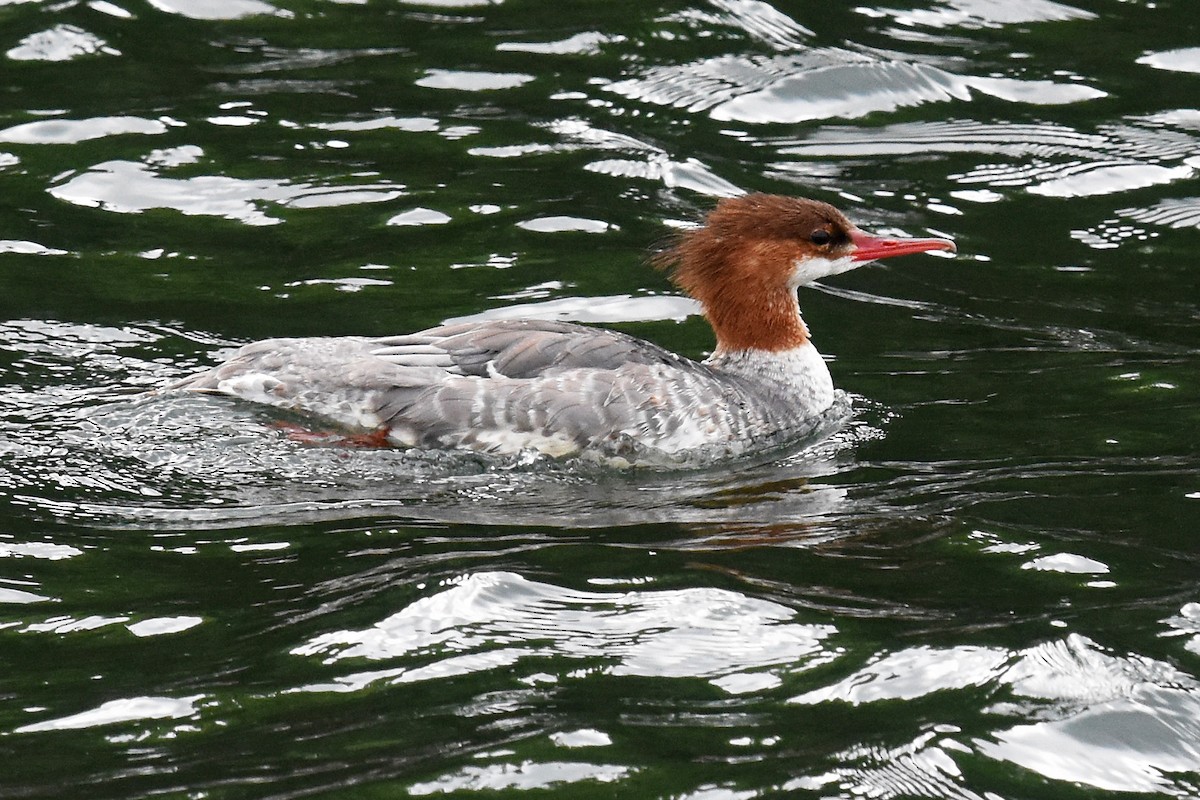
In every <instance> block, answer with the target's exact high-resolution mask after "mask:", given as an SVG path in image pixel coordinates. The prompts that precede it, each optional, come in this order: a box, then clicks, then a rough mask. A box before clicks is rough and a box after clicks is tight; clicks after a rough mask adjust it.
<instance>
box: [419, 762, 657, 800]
mask: <svg viewBox="0 0 1200 800" xmlns="http://www.w3.org/2000/svg"><path fill="white" fill-rule="evenodd" d="M634 771H635V770H633V769H631V768H630V767H625V766H619V765H616V764H586V763H582V762H575V761H542V762H537V761H522V762H521V763H519V764H491V765H489V766H486V767H475V766H470V767H464V768H463V769H461V770H458V771H457V772H453V773H450V774H447V775H443V776H441V777H440V778H438V779H437V780H433V781H429V782H425V783H414V784H413V785H412V786H410V787H409V789H408V793H409V794H411V795H415V796H417V797H423V796H425V795H431V794H452V793H457V792H479V791H493V792H494V791H500V790H502V789H519V790H528V789H549V788H552V787H555V786H563V785H564V784H573V783H579V782H581V781H596V782H598V783H613V782H615V781H619V780H621V779H622V778H624V777H626V776H628V775H629V774H630V773H632V772H634Z"/></svg>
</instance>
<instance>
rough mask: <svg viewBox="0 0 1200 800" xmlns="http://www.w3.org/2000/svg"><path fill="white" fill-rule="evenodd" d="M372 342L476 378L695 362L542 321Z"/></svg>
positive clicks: (614, 336)
mask: <svg viewBox="0 0 1200 800" xmlns="http://www.w3.org/2000/svg"><path fill="white" fill-rule="evenodd" d="M373 341H375V342H376V343H377V345H378V347H377V348H376V349H375V350H374V351H373V354H374V355H375V356H377V357H379V358H382V359H384V360H386V361H389V362H391V363H393V364H396V365H397V366H412V367H417V366H425V367H438V368H440V369H444V370H446V371H447V372H450V373H452V374H455V375H474V376H478V377H497V376H503V377H507V378H536V377H538V376H540V375H543V374H546V373H548V372H553V371H561V370H567V369H617V368H618V367H620V366H622V365H625V364H648V365H654V364H664V365H671V366H679V367H684V366H685V365H687V364H692V363H694V362H691V361H689V360H688V359H685V358H683V357H681V356H677V355H675V354H674V353H672V352H671V351H669V350H666V349H664V348H661V347H659V346H657V345H654V344H650V343H649V342H644V341H642V340H640V339H635V338H634V337H632V336H627V335H625V334H623V333H619V332H617V331H610V330H605V329H603V328H589V327H586V326H583V325H575V324H572V323H569V322H552V321H546V320H499V321H495V322H466V323H459V324H455V325H442V326H440V327H437V328H430V329H428V330H424V331H418V332H417V333H411V334H407V335H404V336H389V337H386V338H381V339H375V340H373Z"/></svg>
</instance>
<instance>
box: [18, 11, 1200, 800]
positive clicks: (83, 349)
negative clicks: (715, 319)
mask: <svg viewBox="0 0 1200 800" xmlns="http://www.w3.org/2000/svg"><path fill="white" fill-rule="evenodd" d="M1194 16H1195V13H1194V8H1193V7H1192V5H1191V4H1189V3H1188V2H1186V0H1173V1H1172V0H1166V1H1164V0H1158V1H1157V2H1153V3H1151V2H1141V1H1140V0H1139V1H1138V2H1116V0H1087V2H1074V3H1069V4H1068V3H1059V2H1052V1H1051V0H1018V1H1017V2H1007V0H1006V2H997V1H995V0H941V1H940V2H938V1H935V0H922V1H921V2H916V3H915V4H914V0H908V2H907V4H904V5H903V7H901V6H900V5H897V4H895V3H893V4H890V5H881V6H862V5H859V6H856V5H854V4H845V5H839V4H830V3H816V2H793V3H774V4H771V3H767V2H759V0H710V2H707V3H697V4H692V5H685V4H667V5H646V4H636V3H612V2H607V3H598V2H588V3H568V4H547V3H535V2H530V1H526V2H517V1H515V0H505V2H483V1H482V0H429V2H425V3H418V2H410V1H409V0H391V2H371V3H353V2H345V3H338V2H272V3H268V2H265V0H150V2H148V3H132V2H127V1H126V0H90V2H77V0H68V2H65V3H54V4H52V3H43V2H37V0H34V2H8V3H4V2H3V0H0V19H2V20H3V21H4V25H3V26H0V30H2V31H3V34H2V37H0V53H3V56H2V57H0V60H2V62H3V75H4V80H3V86H4V88H5V89H6V91H5V92H4V94H3V97H4V103H3V105H2V106H0V185H2V187H3V193H2V196H3V198H4V199H3V202H0V285H2V287H3V292H2V293H0V296H2V297H3V301H2V302H3V307H4V312H5V313H4V316H3V318H2V321H0V385H2V386H3V391H2V392H0V500H2V502H3V509H4V511H3V522H4V524H3V525H2V526H0V643H2V645H3V646H2V647H0V665H2V666H3V669H2V670H0V761H2V763H3V765H4V768H3V770H0V797H55V798H57V797H66V796H89V797H121V798H130V797H150V796H156V797H178V798H185V797H186V798H202V797H222V798H224V797H247V798H250V797H253V798H264V797H272V798H283V797H335V796H336V797H364V798H365V797H385V796H386V797H393V796H429V795H433V796H440V795H454V796H460V797H473V796H481V797H482V796H487V797H491V796H497V795H498V794H499V795H504V796H523V795H527V794H533V795H538V796H563V797H571V798H575V797H656V798H687V799H688V800H744V799H746V798H758V797H764V798H765V797H814V798H817V797H820V798H828V797H842V798H859V797H878V798H910V797H913V798H915V797H938V798H956V799H965V798H970V799H972V800H995V798H1013V800H1016V798H1053V799H1054V800H1059V799H1060V798H1075V797H1079V798H1083V797H1087V798H1093V797H1109V796H1111V797H1125V796H1132V795H1137V796H1141V797H1147V796H1149V797H1178V798H1194V797H1197V796H1200V588H1198V586H1200V584H1198V582H1197V578H1196V576H1197V574H1200V573H1198V571H1197V562H1198V561H1200V558H1198V556H1200V548H1198V547H1197V546H1196V543H1195V541H1196V533H1197V521H1198V520H1200V433H1198V432H1200V411H1198V409H1200V383H1198V382H1197V379H1196V376H1197V374H1200V369H1198V367H1200V358H1198V356H1197V353H1198V352H1200V333H1198V331H1200V325H1198V324H1197V322H1198V320H1200V282H1198V280H1197V275H1198V274H1200V273H1198V272H1197V270H1196V257H1195V253H1196V250H1197V245H1198V244H1200V191H1198V189H1197V183H1196V181H1197V177H1198V176H1200V108H1198V107H1197V98H1198V97H1200V47H1197V46H1196V36H1197V32H1198V29H1197V26H1196V23H1195V21H1194V19H1193V18H1194ZM747 190H761V191H774V192H782V193H791V194H800V195H807V196H812V197H817V198H820V199H824V200H828V201H830V202H834V203H835V204H837V205H839V206H840V207H842V208H843V209H844V210H846V211H847V213H848V214H849V215H850V216H851V217H852V218H853V219H855V220H856V221H857V222H859V223H860V224H862V225H863V226H864V227H866V228H869V229H873V230H878V231H894V232H904V233H908V234H913V235H918V234H928V233H932V234H938V235H948V236H952V237H953V238H954V239H956V241H957V242H958V244H959V255H958V257H957V258H955V259H953V260H947V259H934V258H920V257H913V258H911V259H905V260H904V261H903V262H896V263H895V264H885V265H877V266H874V267H871V268H868V269H864V270H860V271H857V272H855V273H852V274H849V275H846V276H841V277H839V278H837V279H834V280H832V281H830V282H829V283H828V284H826V285H822V286H819V287H815V288H814V289H811V290H806V291H805V292H804V294H803V296H802V297H801V303H802V306H803V308H804V310H805V316H806V319H807V321H808V322H809V324H810V325H811V327H812V329H813V331H814V339H815V342H816V344H817V345H818V347H819V348H820V349H821V350H822V352H824V353H826V354H827V355H828V356H829V357H830V358H831V360H832V361H831V370H832V372H833V373H834V377H835V381H836V382H837V383H838V385H839V386H840V387H841V388H842V389H843V390H844V391H845V392H846V397H845V399H844V404H843V405H842V406H840V407H839V408H838V409H837V410H836V413H834V414H832V415H831V416H830V418H829V419H827V420H825V421H824V424H823V425H822V427H821V428H819V429H818V430H815V431H814V433H813V435H812V437H810V438H809V439H808V440H806V441H805V442H803V443H801V445H800V446H797V447H792V448H790V449H787V450H781V451H777V452H771V453H764V454H761V456H760V457H758V458H756V459H753V460H744V461H738V462H735V463H732V464H721V465H716V466H709V467H705V468H700V469H692V470H627V471H617V470H610V469H602V468H599V467H595V466H591V465H584V464H577V463H571V462H566V463H560V462H553V461H546V460H539V459H520V458H517V459H511V460H507V461H489V460H487V459H484V458H480V457H475V456H464V455H461V454H457V455H455V454H436V453H421V452H406V451H400V450H379V449H361V448H351V447H346V446H342V445H339V444H337V443H336V442H332V441H331V442H329V443H325V444H321V443H318V444H312V443H301V442H297V441H295V440H294V437H291V436H289V434H288V428H287V424H288V423H289V422H292V420H289V419H287V418H281V417H280V416H278V415H277V414H274V413H273V412H268V411H265V410H263V409H260V408H256V407H253V406H250V405H243V404H239V403H235V402H231V401H228V400H224V399H221V398H211V397H181V396H178V395H172V394H161V393H156V392H155V391H154V390H155V389H156V388H158V387H161V386H163V385H165V384H167V383H169V382H170V381H172V380H175V379H178V378H180V377H182V376H184V375H187V374H189V373H190V372H192V371H195V370H197V369H199V368H201V367H203V366H205V365H208V364H211V363H213V361H214V359H215V358H216V357H217V356H218V354H219V352H220V351H221V350H222V349H224V348H228V347H231V346H235V345H236V344H238V343H240V342H243V341H247V340H250V339H253V338H260V337H265V336H272V335H320V334H329V335H337V334H351V333H355V334H387V333H399V332H404V331H409V330H414V329H417V328H420V327H423V326H428V325H431V324H435V323H438V322H441V321H443V320H451V319H464V318H466V319H472V318H487V319H495V318H512V317H521V316H537V317H543V318H554V319H574V320H582V321H586V322H592V323H597V324H604V325H613V326H615V327H618V328H620V329H622V330H626V331H629V332H631V333H634V334H636V335H639V336H644V337H646V338H650V339H653V340H654V341H657V342H659V343H661V344H663V345H666V346H669V347H671V348H672V349H675V350H678V351H680V352H684V353H686V354H688V355H691V356H696V357H699V356H702V355H703V354H704V353H705V352H706V350H707V348H709V347H711V344H712V340H711V334H710V333H709V332H708V330H707V328H706V326H705V324H704V323H703V321H702V320H700V319H699V318H698V317H697V316H696V314H695V307H694V305H693V304H692V303H691V302H690V301H687V300H686V299H684V298H680V297H678V296H677V295H676V294H675V293H674V291H673V290H672V288H671V287H670V285H669V284H668V283H667V282H666V280H665V278H664V277H663V276H662V275H659V274H657V273H655V272H654V271H653V270H650V269H648V268H647V267H646V266H645V265H644V264H643V263H642V256H643V255H644V254H645V253H646V252H647V251H648V249H649V247H650V246H651V245H652V244H653V243H654V242H656V241H658V240H661V239H662V237H663V236H665V235H666V234H667V233H668V232H669V231H670V230H672V229H673V228H674V227H677V226H678V225H680V224H684V223H685V222H687V221H689V220H693V219H695V218H697V216H698V215H700V214H701V213H702V212H703V210H704V209H706V208H708V207H710V206H711V205H712V204H713V203H714V202H715V200H716V198H719V197H722V196H728V195H732V194H737V193H739V192H742V191H747Z"/></svg>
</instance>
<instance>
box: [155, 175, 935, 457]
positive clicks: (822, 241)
mask: <svg viewBox="0 0 1200 800" xmlns="http://www.w3.org/2000/svg"><path fill="white" fill-rule="evenodd" d="M931 250H944V251H949V252H954V251H955V246H954V243H953V242H952V241H950V240H948V239H940V238H927V239H910V238H903V239H895V238H884V237H879V236H873V235H871V234H868V233H865V232H863V231H862V230H860V229H859V228H857V227H856V226H855V225H853V224H852V223H851V222H850V221H849V220H848V219H846V217H845V216H844V215H843V214H842V213H841V212H840V211H838V210H837V209H836V208H834V207H833V206H831V205H829V204H827V203H822V202H818V201H815V200H807V199H799V198H791V197H781V196H778V195H767V194H749V195H743V196H740V197H734V198H728V199H724V200H722V201H720V202H719V203H718V204H717V206H716V208H715V209H714V210H713V211H711V212H710V213H709V214H708V217H707V219H706V220H705V223H704V225H703V226H701V227H697V228H694V229H689V230H686V231H684V232H682V233H681V234H679V236H678V238H677V239H676V240H675V242H674V243H673V245H672V246H671V247H669V249H667V250H665V251H664V252H662V253H659V254H658V255H657V256H655V257H654V258H653V259H652V261H653V263H654V264H655V265H656V266H658V267H661V268H664V269H667V270H669V271H670V273H671V277H672V279H673V280H674V282H675V283H676V284H677V285H678V286H679V287H680V288H681V289H683V291H685V292H686V293H687V294H689V295H691V296H692V297H693V298H694V299H696V300H697V301H699V303H700V305H701V307H702V309H703V312H704V315H705V317H707V319H708V321H709V323H710V324H711V325H712V328H713V331H714V332H715V334H716V339H717V346H716V349H715V350H714V351H713V353H712V355H711V356H709V358H707V359H706V360H704V361H703V362H697V361H693V360H691V359H689V358H685V357H683V356H680V355H676V354H675V353H672V352H670V351H668V350H665V349H663V348H662V347H659V346H657V345H654V344H651V343H649V342H645V341H642V340H640V339H635V338H633V337H632V336H627V335H626V334H623V333H618V332H616V331H611V330H604V329H598V328H591V327H586V326H583V325H576V324H571V323H565V322H547V321H540V320H527V321H511V320H505V321H494V322H468V323H460V324H450V325H442V326H440V327H436V328H430V329H428V330H423V331H419V332H417V333H410V334H405V335H401V336H385V337H379V338H367V337H338V338H325V337H322V338H303V339H268V340H265V341H261V342H255V343H253V344H248V345H246V346H244V347H242V348H241V349H240V350H238V351H237V352H236V353H234V354H233V355H232V356H231V357H230V358H229V360H227V361H225V362H224V363H222V364H220V365H218V366H216V367H214V368H213V369H210V370H208V371H206V372H203V373H200V374H198V375H195V376H192V377H191V378H188V379H185V380H184V381H182V382H180V383H178V384H175V386H174V387H173V388H182V389H191V390H198V391H207V392H217V393H221V394H226V395H232V396H234V397H239V398H242V399H245V400H250V401H254V402H258V403H266V404H269V405H272V406H276V407H279V408H283V409H288V410H291V411H295V412H299V413H301V414H305V415H309V416H313V417H317V418H320V419H323V420H327V421H329V422H332V423H335V424H337V425H340V426H342V427H344V428H346V429H349V430H351V431H358V432H360V433H366V434H368V435H369V436H371V438H372V439H373V440H374V441H377V442H379V443H387V444H392V445H398V446H405V447H420V448H441V449H445V448H457V449H466V450H472V451H478V452H486V453H494V454H515V453H519V452H522V451H539V452H541V453H544V454H547V455H551V456H556V457H561V456H569V455H577V454H587V455H592V456H598V457H600V458H602V459H609V460H616V461H628V462H631V463H633V462H655V461H661V460H663V459H665V460H667V461H668V462H671V461H678V460H681V459H684V458H685V457H686V456H688V454H690V453H703V454H705V455H706V456H708V457H711V456H713V455H714V454H715V455H721V456H724V455H736V454H739V453H744V452H748V451H752V450H756V449H759V448H761V447H763V446H765V445H766V444H768V443H771V444H774V443H778V442H780V441H783V440H786V439H787V438H788V437H789V436H796V435H800V433H801V432H803V431H806V430H811V428H812V426H813V422H812V420H813V419H814V418H815V417H818V416H819V415H821V414H822V413H823V412H825V411H827V410H828V409H829V408H830V407H831V406H832V405H833V403H834V398H835V393H834V388H833V381H832V379H831V378H830V375H829V369H828V368H827V367H826V365H825V362H824V360H822V358H821V356H820V354H819V353H818V352H817V350H816V348H814V347H813V345H812V343H811V342H810V341H809V331H808V327H807V326H806V325H805V324H804V320H803V319H802V318H801V316H800V307H799V303H798V300H797V297H796V288H797V287H798V286H802V285H804V284H807V283H811V282H812V281H815V280H817V279H819V278H824V277H826V276H829V275H837V274H840V273H842V272H846V271H848V270H851V269H854V268H856V267H858V266H861V265H862V264H865V263H867V262H870V261H875V260H877V259H881V258H891V257H893V256H900V255H906V254H909V253H920V252H926V251H931Z"/></svg>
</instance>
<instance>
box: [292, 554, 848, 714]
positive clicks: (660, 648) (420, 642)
mask: <svg viewBox="0 0 1200 800" xmlns="http://www.w3.org/2000/svg"><path fill="white" fill-rule="evenodd" d="M796 616H797V615H796V612H795V611H793V610H792V609H790V608H787V607H786V606H782V605H779V604H777V603H772V602H769V601H766V600H760V599H756V598H752V597H746V596H744V595H741V594H737V593H734V592H730V591H725V590H721V589H711V588H691V589H680V590H652V589H647V590H637V591H626V592H590V591H580V590H573V589H565V588H562V587H559V586H554V585H551V584H546V583H540V582H537V581H531V580H529V579H527V578H523V577H521V576H520V575H516V574H513V573H509V572H482V573H476V574H473V575H469V576H466V577H465V578H462V579H461V580H459V581H457V582H456V583H453V584H451V585H449V586H448V588H445V589H443V590H442V591H440V592H438V593H437V594H433V595H431V596H429V597H425V598H422V599H420V600H418V601H416V602H415V603H413V604H412V605H410V606H408V607H407V608H405V609H403V610H401V611H399V612H397V613H396V614H393V615H392V616H390V617H388V618H386V619H384V620H381V621H380V622H378V623H376V624H375V625H373V626H372V627H370V628H366V629H363V630H346V631H336V632H332V633H327V634H324V635H322V636H318V637H316V638H314V639H312V640H310V641H308V642H306V643H305V644H303V645H301V646H299V647H297V648H295V649H293V650H292V652H293V653H294V654H296V655H303V656H314V655H319V656H322V657H323V658H324V660H325V662H326V663H335V662H338V661H342V660H345V659H370V660H375V661H379V660H390V659H398V658H412V657H425V658H428V657H430V656H434V657H438V658H439V659H441V660H440V662H438V663H440V664H441V666H442V667H445V662H446V661H450V660H454V661H455V662H456V667H455V669H453V670H451V673H452V674H465V673H469V672H476V671H481V670H491V669H495V668H496V667H497V666H508V665H509V664H512V663H515V662H516V661H518V660H523V659H528V658H566V659H570V660H572V661H574V662H576V663H578V662H581V661H582V662H586V664H587V666H588V667H589V671H590V670H595V669H598V670H599V671H601V672H603V673H605V674H609V675H638V676H646V677H660V678H688V677H691V678H706V679H708V680H710V681H711V682H712V683H713V684H714V685H717V686H723V682H722V679H728V678H729V677H730V676H733V675H740V674H744V673H751V674H755V673H761V672H770V671H771V670H773V669H779V668H786V669H787V670H788V671H789V672H794V671H797V670H800V669H807V668H811V667H812V666H815V665H816V664H818V663H823V662H825V661H828V660H829V659H830V658H833V657H835V654H834V653H833V652H832V651H829V650H827V649H825V648H824V646H823V644H822V642H823V641H824V640H825V639H826V638H828V637H829V636H831V635H832V634H833V633H834V632H835V629H834V628H833V626H831V625H814V624H806V623H801V622H798V621H797V620H796ZM501 654H505V656H506V657H500V658H499V659H498V660H497V658H498V657H499V656H500V655H501ZM479 656H485V658H482V659H481V658H479ZM596 660H599V661H600V663H601V664H602V665H603V666H599V665H597V664H595V661H596ZM431 666H436V665H431ZM425 670H428V668H425ZM418 671H420V672H419V675H420V676H422V677H426V676H427V677H442V676H443V675H445V674H446V671H445V670H444V669H437V670H436V671H435V672H434V673H429V672H426V671H423V670H422V668H417V669H415V670H408V669H405V668H402V667H401V668H397V669H395V670H389V671H387V672H386V673H379V672H375V673H366V675H365V676H364V675H363V674H359V675H351V676H347V677H344V678H340V679H339V680H338V683H335V684H323V685H313V686H309V687H305V688H306V689H307V690H309V691H328V690H334V691H338V690H344V688H345V687H346V686H354V687H357V688H361V687H362V686H364V685H367V684H369V683H370V682H372V681H373V680H376V679H379V678H385V679H387V680H389V681H394V682H408V681H411V680H414V679H415V678H414V676H413V675H411V674H409V673H410V672H418ZM364 678H365V679H364ZM770 685H774V683H773V682H770Z"/></svg>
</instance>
